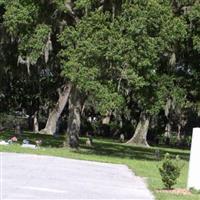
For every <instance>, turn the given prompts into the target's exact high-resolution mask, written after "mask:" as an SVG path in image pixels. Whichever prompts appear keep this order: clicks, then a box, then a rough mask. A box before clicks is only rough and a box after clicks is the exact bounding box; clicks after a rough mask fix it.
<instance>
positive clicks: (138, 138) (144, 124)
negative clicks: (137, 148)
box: [127, 112, 150, 147]
mask: <svg viewBox="0 0 200 200" xmlns="http://www.w3.org/2000/svg"><path fill="white" fill-rule="evenodd" d="M149 122H150V116H149V115H148V114H146V113H145V112H142V113H141V114H140V119H139V122H138V124H137V127H136V130H135V133H134V135H133V137H132V138H131V139H130V140H129V141H128V142H127V144H135V145H141V146H146V147H149V144H148V142H147V132H148V129H149Z"/></svg>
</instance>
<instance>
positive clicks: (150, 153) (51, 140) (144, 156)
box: [0, 131, 200, 200]
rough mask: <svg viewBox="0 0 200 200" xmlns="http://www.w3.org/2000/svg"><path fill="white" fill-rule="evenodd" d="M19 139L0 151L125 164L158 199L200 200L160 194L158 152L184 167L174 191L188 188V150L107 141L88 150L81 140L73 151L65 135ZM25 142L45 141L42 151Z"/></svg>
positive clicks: (97, 142)
mask: <svg viewBox="0 0 200 200" xmlns="http://www.w3.org/2000/svg"><path fill="white" fill-rule="evenodd" d="M11 136H13V132H12V131H11V132H4V133H0V140H1V139H4V140H8V139H9V138H11ZM18 139H19V140H18V143H16V144H13V145H9V146H2V145H0V152H16V153H30V154H38V155H51V156H58V157H66V158H74V159H80V160H91V161H99V162H107V163H116V164H125V165H127V166H128V167H129V168H130V169H132V170H133V172H134V173H136V175H138V176H141V177H144V178H145V179H146V181H147V182H148V186H149V188H150V189H151V190H152V191H153V193H154V195H155V196H156V199H157V200H200V195H198V194H192V195H175V194H168V193H162V192H158V190H160V189H163V184H162V181H161V177H160V175H159V171H158V167H159V166H161V161H159V160H157V158H156V155H155V150H156V149H159V151H160V154H161V157H163V156H164V154H165V153H167V152H169V153H170V154H171V155H172V156H174V157H175V156H176V155H179V156H180V158H181V162H182V163H183V165H184V166H183V169H182V171H181V176H180V178H179V179H178V182H177V184H176V185H175V188H186V183H187V174H188V160H189V151H187V150H181V149H171V148H155V147H154V148H153V147H152V148H143V147H136V146H130V145H125V144H120V143H118V142H117V141H115V142H113V141H112V140H108V139H106V140H104V139H94V145H93V147H87V146H86V145H85V141H86V138H81V139H80V143H81V144H80V148H79V149H78V150H71V149H69V148H64V147H62V146H63V141H64V137H62V136H60V137H57V138H55V137H52V136H46V135H40V134H33V133H29V132H25V133H23V134H22V135H21V137H19V138H18ZM23 139H28V140H29V141H30V142H31V143H33V144H34V142H35V140H37V139H42V140H43V144H42V146H41V147H40V148H39V149H28V148H22V147H21V146H20V144H21V142H22V140H23Z"/></svg>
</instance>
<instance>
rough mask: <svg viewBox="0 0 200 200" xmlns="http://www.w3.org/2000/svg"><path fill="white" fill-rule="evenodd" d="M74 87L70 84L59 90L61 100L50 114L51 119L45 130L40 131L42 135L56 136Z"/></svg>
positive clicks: (49, 118)
mask: <svg viewBox="0 0 200 200" xmlns="http://www.w3.org/2000/svg"><path fill="white" fill-rule="evenodd" d="M71 88H72V85H71V84H70V83H66V84H65V85H64V87H63V89H58V94H59V99H58V102H57V103H56V105H55V107H54V108H53V109H52V111H51V112H50V113H49V117H48V120H47V123H46V126H45V128H44V129H42V130H41V131H40V133H42V134H48V135H54V134H55V132H56V126H57V123H58V119H59V117H60V115H61V114H62V111H63V109H64V108H65V105H66V104H67V101H68V99H69V95H70V92H71Z"/></svg>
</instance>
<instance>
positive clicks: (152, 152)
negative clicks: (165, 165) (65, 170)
mask: <svg viewBox="0 0 200 200" xmlns="http://www.w3.org/2000/svg"><path fill="white" fill-rule="evenodd" d="M81 147H82V148H83V149H87V150H88V151H84V152H80V153H82V154H87V155H88V154H95V155H100V156H107V157H116V158H127V159H140V160H149V161H155V160H159V159H158V157H157V155H156V150H158V149H159V152H160V159H162V158H163V157H164V155H165V153H170V154H171V155H172V156H173V157H175V156H176V155H179V156H180V158H181V159H183V160H188V159H189V153H188V152H184V150H183V151H181V150H177V149H172V148H145V147H139V146H130V145H126V144H120V143H111V142H109V143H108V142H106V143H105V142H101V141H95V142H94V147H86V146H85V145H81Z"/></svg>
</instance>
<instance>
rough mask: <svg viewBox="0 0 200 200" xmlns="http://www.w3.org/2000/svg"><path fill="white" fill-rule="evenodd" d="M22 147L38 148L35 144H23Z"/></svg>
mask: <svg viewBox="0 0 200 200" xmlns="http://www.w3.org/2000/svg"><path fill="white" fill-rule="evenodd" d="M22 147H25V148H31V149H36V145H34V144H22Z"/></svg>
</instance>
